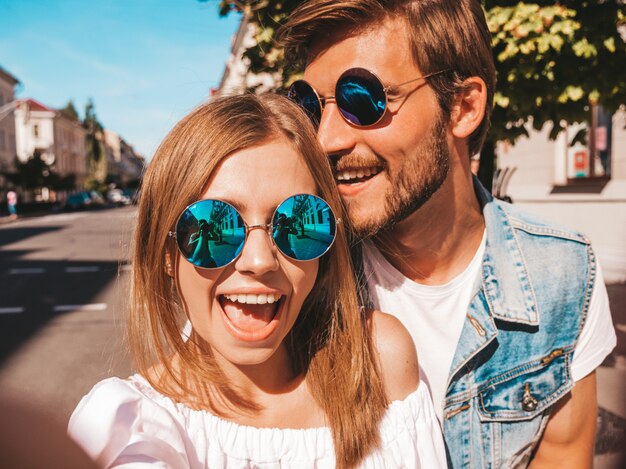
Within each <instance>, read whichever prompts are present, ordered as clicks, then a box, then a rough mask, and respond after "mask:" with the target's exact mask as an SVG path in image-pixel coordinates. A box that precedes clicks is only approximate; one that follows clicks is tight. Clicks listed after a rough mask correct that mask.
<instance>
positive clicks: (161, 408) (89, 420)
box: [68, 375, 188, 467]
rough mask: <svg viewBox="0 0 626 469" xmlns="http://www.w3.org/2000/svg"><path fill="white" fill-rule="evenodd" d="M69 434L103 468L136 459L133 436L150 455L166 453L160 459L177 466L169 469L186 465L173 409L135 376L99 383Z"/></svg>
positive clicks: (77, 412)
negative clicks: (127, 459) (147, 449)
mask: <svg viewBox="0 0 626 469" xmlns="http://www.w3.org/2000/svg"><path fill="white" fill-rule="evenodd" d="M68 434H69V435H70V437H71V438H72V439H73V440H74V441H76V442H77V443H78V444H79V446H81V447H82V448H83V449H84V450H85V451H86V452H87V454H89V456H91V457H92V458H93V459H94V460H95V461H97V462H98V463H100V464H102V465H104V466H106V467H108V466H109V465H112V464H113V463H114V462H115V461H117V460H119V459H120V458H129V457H134V456H132V451H133V450H132V446H133V445H132V442H133V441H135V440H137V438H139V439H141V440H142V441H143V444H144V445H145V446H146V448H149V449H150V451H149V453H150V454H154V455H156V454H159V455H160V454H163V455H166V454H167V455H168V456H163V457H167V460H168V461H169V460H170V459H171V461H172V462H174V461H175V462H176V464H175V465H173V466H172V467H188V465H187V464H186V462H187V461H186V457H184V456H182V455H184V454H185V452H184V449H185V447H186V446H187V437H186V432H185V429H184V428H183V425H182V424H181V421H180V419H179V418H177V413H176V406H175V405H174V404H173V403H172V402H171V401H170V400H169V399H168V398H166V397H165V396H162V395H160V394H158V393H157V391H155V390H154V389H152V388H151V387H150V386H149V384H148V383H147V381H145V380H144V378H142V377H141V376H139V375H133V376H131V377H130V378H127V379H120V378H108V379H105V380H103V381H100V382H99V383H97V384H96V385H95V386H94V387H93V388H92V389H91V391H90V392H89V393H88V394H87V395H86V396H85V397H83V398H82V400H81V401H80V402H79V404H78V406H77V407H76V410H74V412H73V413H72V416H71V417H70V421H69V424H68ZM137 457H138V458H143V457H144V456H142V455H139V456H137ZM159 457H161V456H159ZM137 461H139V459H137Z"/></svg>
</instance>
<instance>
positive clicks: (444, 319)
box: [363, 233, 617, 421]
mask: <svg viewBox="0 0 626 469" xmlns="http://www.w3.org/2000/svg"><path fill="white" fill-rule="evenodd" d="M485 243H486V233H484V234H483V239H482V241H481V243H480V246H479V248H478V250H477V251H476V254H474V257H473V259H472V260H471V261H470V263H469V265H468V266H467V267H466V268H465V270H464V271H463V272H462V273H460V274H459V275H458V276H457V277H455V278H453V279H452V280H450V281H449V282H448V283H446V284H444V285H422V284H420V283H416V282H413V281H412V280H410V279H408V278H406V277H405V276H404V275H403V274H402V273H400V272H399V271H398V270H397V269H396V268H395V267H393V266H392V265H391V264H390V263H389V262H388V261H387V260H386V259H385V258H384V257H383V255H382V254H381V253H380V251H379V250H378V249H377V248H376V247H375V246H374V245H373V244H372V243H371V242H369V241H368V242H365V243H363V258H364V268H365V275H366V278H367V283H368V287H369V290H370V296H371V299H372V302H373V306H374V308H375V309H378V310H380V311H383V312H386V313H389V314H392V315H393V316H395V317H397V318H398V319H399V320H400V321H401V322H402V324H404V327H406V328H407V329H408V331H409V333H410V334H411V337H413V341H414V342H415V348H416V349H417V355H418V358H419V363H420V372H421V379H423V380H425V381H426V382H427V383H428V386H429V388H430V391H431V395H432V398H433V403H434V405H435V411H436V413H437V417H438V418H439V421H442V417H443V404H444V398H445V394H446V387H447V384H448V373H449V371H450V366H451V365H452V359H453V358H454V352H455V350H456V345H457V342H458V341H459V338H460V336H461V331H462V329H463V323H464V322H465V316H466V313H467V306H468V305H469V303H470V300H471V297H472V293H473V287H474V285H475V279H476V277H477V276H479V275H480V272H481V265H482V260H483V256H484V254H485ZM616 343H617V338H616V336H615V330H614V328H613V322H612V320H611V311H610V309H609V299H608V295H607V292H606V286H605V285H604V278H603V277H602V271H601V269H600V266H599V265H598V269H597V273H596V281H595V283H594V289H593V292H592V295H591V302H590V305H589V312H588V315H587V320H586V321H585V324H584V326H583V329H582V331H581V334H580V338H579V339H578V342H577V344H576V349H575V350H574V358H573V361H572V378H573V379H574V381H578V380H580V379H582V378H584V377H585V376H587V375H588V374H589V373H591V372H592V371H593V370H595V369H596V368H597V367H598V366H599V365H600V364H601V363H602V361H603V360H604V359H605V358H606V356H607V355H608V354H609V353H611V350H613V348H614V347H615V344H616Z"/></svg>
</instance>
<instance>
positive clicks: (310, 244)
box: [176, 194, 336, 269]
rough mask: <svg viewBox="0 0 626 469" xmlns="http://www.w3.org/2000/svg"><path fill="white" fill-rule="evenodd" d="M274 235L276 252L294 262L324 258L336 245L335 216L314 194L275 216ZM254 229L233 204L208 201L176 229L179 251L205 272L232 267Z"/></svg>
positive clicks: (286, 205) (298, 198)
mask: <svg viewBox="0 0 626 469" xmlns="http://www.w3.org/2000/svg"><path fill="white" fill-rule="evenodd" d="M257 227H258V228H261V227H264V228H266V229H268V231H270V234H271V236H272V238H273V240H274V243H275V245H276V247H277V248H278V249H279V250H280V251H281V252H282V253H283V254H284V255H285V256H287V257H290V258H292V259H294V260H301V261H306V260H312V259H315V258H317V257H320V256H321V255H323V254H324V253H325V252H326V251H328V249H329V248H330V246H331V245H332V243H333V241H334V239H335V230H336V221H335V216H334V214H333V212H332V210H331V209H330V207H329V206H328V204H327V203H326V202H325V201H324V200H323V199H321V198H319V197H317V196H314V195H310V194H299V195H295V196H292V197H289V198H288V199H286V200H285V201H283V202H282V203H281V204H280V205H279V206H278V207H277V208H276V210H275V212H274V216H273V217H272V223H271V225H270V226H267V227H265V225H255V226H253V227H252V228H257ZM247 230H248V226H247V225H246V223H245V222H244V220H243V218H242V217H241V215H240V214H239V212H238V211H237V210H236V209H235V208H234V207H233V206H231V205H230V204H228V203H226V202H223V201H220V200H213V199H206V200H201V201H199V202H196V203H194V204H192V205H190V206H189V207H188V208H187V209H185V210H184V211H183V213H182V214H181V216H180V217H179V220H178V223H177V225H176V240H177V244H178V248H179V250H180V251H181V253H182V254H183V256H184V257H185V259H187V260H188V261H189V262H191V263H192V264H194V265H196V266H198V267H202V268H208V269H211V268H219V267H223V266H225V265H227V264H228V263H230V262H232V261H233V260H234V259H235V258H237V257H238V256H239V254H240V253H241V250H242V249H243V244H244V241H245V238H246V233H247Z"/></svg>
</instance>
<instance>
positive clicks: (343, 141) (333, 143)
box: [317, 99, 357, 155]
mask: <svg viewBox="0 0 626 469" xmlns="http://www.w3.org/2000/svg"><path fill="white" fill-rule="evenodd" d="M356 132H357V130H356V129H354V128H353V127H352V126H350V124H348V122H346V121H345V119H344V118H343V117H342V116H341V111H339V107H337V103H336V102H335V100H334V99H332V100H327V101H326V103H325V106H324V109H323V111H322V117H321V120H320V125H319V128H318V131H317V138H318V140H319V141H320V143H321V144H322V147H323V148H324V151H325V152H326V154H327V155H341V154H344V153H349V152H351V151H352V150H353V149H354V147H355V145H356V138H355V137H356Z"/></svg>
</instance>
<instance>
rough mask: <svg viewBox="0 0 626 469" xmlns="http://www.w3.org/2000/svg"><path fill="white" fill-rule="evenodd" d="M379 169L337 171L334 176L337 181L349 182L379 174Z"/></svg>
mask: <svg viewBox="0 0 626 469" xmlns="http://www.w3.org/2000/svg"><path fill="white" fill-rule="evenodd" d="M380 170H381V168H360V169H348V170H345V171H338V172H337V175H336V176H335V177H336V179H337V180H338V181H349V180H350V179H361V178H364V177H368V176H371V175H372V174H377V173H379V172H380Z"/></svg>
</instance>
